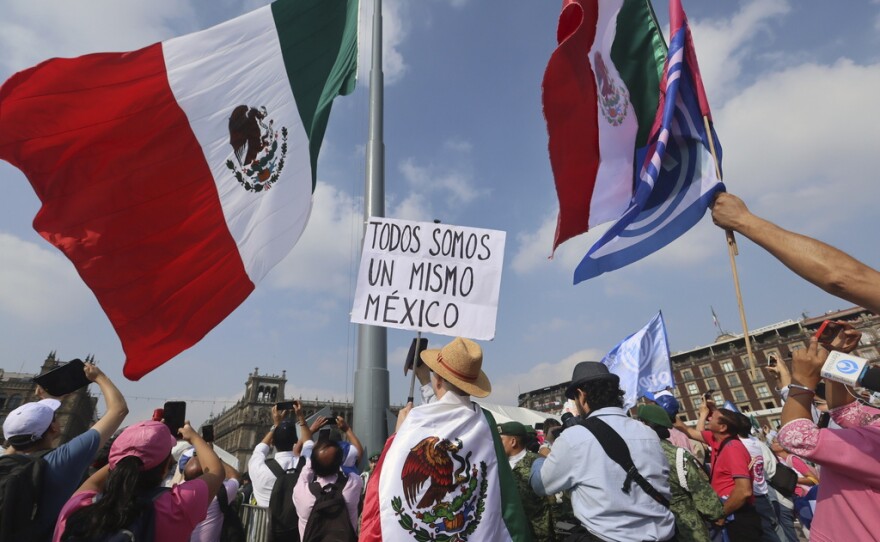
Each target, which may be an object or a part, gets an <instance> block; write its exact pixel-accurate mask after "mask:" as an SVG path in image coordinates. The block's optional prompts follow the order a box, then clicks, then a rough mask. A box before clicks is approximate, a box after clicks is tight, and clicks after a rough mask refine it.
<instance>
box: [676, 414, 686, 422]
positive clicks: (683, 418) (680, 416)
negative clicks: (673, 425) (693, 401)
mask: <svg viewBox="0 0 880 542" xmlns="http://www.w3.org/2000/svg"><path fill="white" fill-rule="evenodd" d="M678 419H679V420H681V423H684V422H686V421H688V417H687V416H686V415H685V414H679V415H678Z"/></svg>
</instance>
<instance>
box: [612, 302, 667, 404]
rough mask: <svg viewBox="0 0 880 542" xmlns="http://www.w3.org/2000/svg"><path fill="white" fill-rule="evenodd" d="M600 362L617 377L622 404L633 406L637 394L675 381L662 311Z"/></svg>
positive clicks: (654, 390) (642, 393) (656, 389)
mask: <svg viewBox="0 0 880 542" xmlns="http://www.w3.org/2000/svg"><path fill="white" fill-rule="evenodd" d="M602 363H603V364H605V366H606V367H608V370H609V371H611V372H612V373H614V374H616V375H617V376H619V377H620V389H622V390H623V392H624V395H623V403H624V407H625V408H632V407H634V406H635V404H636V400H637V399H638V398H639V397H642V396H644V395H645V394H647V393H653V392H656V391H661V390H665V389H666V388H669V387H672V386H674V385H675V380H673V377H672V367H671V365H670V362H669V341H668V340H667V338H666V324H664V323H663V313H662V312H658V313H657V315H656V316H654V318H651V321H650V322H648V324H647V325H646V326H645V327H643V328H642V329H640V330H639V331H637V332H635V333H633V334H632V335H630V336H629V337H627V338H626V339H624V340H623V341H622V342H621V343H620V344H618V345H617V346H615V347H614V348H613V349H612V350H611V351H610V352H608V353H607V354H606V355H605V357H604V358H602Z"/></svg>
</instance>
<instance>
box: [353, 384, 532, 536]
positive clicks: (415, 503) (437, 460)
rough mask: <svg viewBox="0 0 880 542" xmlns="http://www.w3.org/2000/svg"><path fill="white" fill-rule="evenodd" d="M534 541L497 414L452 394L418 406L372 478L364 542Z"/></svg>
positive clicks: (364, 517)
mask: <svg viewBox="0 0 880 542" xmlns="http://www.w3.org/2000/svg"><path fill="white" fill-rule="evenodd" d="M531 539H532V535H531V530H530V528H529V524H528V520H526V518H525V514H524V512H523V508H522V503H521V501H520V498H519V494H518V492H517V488H516V484H515V482H514V480H513V473H512V472H511V470H510V464H509V462H508V459H507V456H506V455H505V453H504V449H503V448H502V446H501V440H500V439H499V437H498V432H497V430H496V424H495V419H494V418H493V417H492V415H491V414H489V413H488V412H486V411H484V410H483V409H481V408H480V407H479V406H478V405H476V404H475V403H472V402H471V401H470V398H468V397H459V396H457V395H455V394H453V393H449V392H447V393H446V394H445V395H444V396H443V398H442V399H440V400H439V401H435V402H433V403H429V404H427V405H421V406H419V407H416V408H414V409H412V411H411V412H410V413H409V415H408V416H407V418H406V420H405V421H404V422H403V424H402V425H401V427H400V430H399V431H398V432H397V433H396V434H395V435H392V436H391V438H389V439H388V442H386V444H385V449H384V450H383V451H382V456H381V457H380V458H379V462H378V463H377V464H376V468H375V470H374V472H373V474H372V475H371V476H370V480H369V482H368V484H367V493H366V497H365V500H364V510H363V515H362V520H361V533H360V541H361V542H364V541H367V542H380V541H383V540H384V541H386V542H393V541H399V542H412V541H413V540H415V541H418V542H427V541H437V542H465V541H472V542H483V541H486V542H494V541H507V540H512V541H517V542H520V541H526V540H531Z"/></svg>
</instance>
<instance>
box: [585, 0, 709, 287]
mask: <svg viewBox="0 0 880 542" xmlns="http://www.w3.org/2000/svg"><path fill="white" fill-rule="evenodd" d="M669 14H670V27H671V30H672V32H671V35H672V40H671V42H670V44H669V52H668V55H667V57H666V63H665V65H664V70H663V79H662V80H661V82H660V88H661V94H660V101H659V104H658V108H657V116H656V118H655V120H654V126H653V128H652V130H651V137H650V140H649V141H650V144H649V145H648V147H647V148H646V149H645V150H644V151H643V153H642V154H641V155H637V156H636V161H635V163H636V164H642V165H641V167H639V168H638V169H637V171H636V172H635V177H636V179H635V185H636V190H635V194H634V195H633V198H632V201H631V202H630V205H629V208H628V209H627V210H626V211H625V212H624V214H623V216H621V217H620V218H619V219H618V220H617V222H615V223H614V225H613V226H612V227H611V229H609V230H608V231H607V232H605V234H604V235H603V236H602V238H601V239H599V241H598V242H596V244H594V245H593V247H592V248H590V250H589V252H587V255H586V256H585V257H584V259H583V260H582V261H581V263H580V264H579V265H578V267H577V269H575V272H574V283H575V284H577V283H579V282H581V281H584V280H587V279H589V278H593V277H596V276H599V275H601V274H602V273H605V272H607V271H613V270H615V269H620V268H621V267H623V266H625V265H628V264H631V263H633V262H636V261H638V260H640V259H642V258H644V257H645V256H648V255H649V254H652V253H654V252H656V251H657V250H660V249H661V248H663V247H665V246H666V245H668V244H669V243H671V242H672V241H674V240H675V239H677V238H678V237H680V236H681V235H682V234H683V233H684V232H686V231H687V230H689V229H690V228H691V227H693V226H694V225H695V224H696V223H697V222H699V221H700V219H701V218H702V217H703V215H704V214H705V212H706V209H707V208H708V206H709V204H710V203H711V202H712V199H713V198H714V196H715V193H716V192H719V191H723V190H724V185H723V184H722V182H721V178H720V169H721V146H720V145H719V143H718V138H717V137H716V135H715V130H714V129H713V128H712V127H711V122H709V129H708V133H707V130H706V124H705V123H704V120H703V118H704V117H705V118H706V119H708V120H709V121H711V114H710V112H709V105H708V101H707V100H706V94H705V91H704V89H703V83H702V79H701V78H700V70H699V67H698V66H697V61H696V55H695V54H694V49H693V40H692V38H691V34H690V29H689V27H688V24H687V17H686V16H685V14H684V10H683V9H682V7H681V2H680V0H671V1H670V3H669ZM710 137H711V138H712V142H713V143H714V146H715V150H716V151H717V156H718V164H717V171H716V163H715V159H714V158H713V157H712V153H711V151H710V147H709V138H710Z"/></svg>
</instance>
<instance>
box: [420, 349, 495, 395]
mask: <svg viewBox="0 0 880 542" xmlns="http://www.w3.org/2000/svg"><path fill="white" fill-rule="evenodd" d="M421 358H422V361H424V362H425V364H426V365H427V366H428V367H430V368H431V370H432V371H434V372H435V373H437V374H438V375H440V376H441V377H443V379H444V380H447V381H448V382H450V383H451V384H453V385H455V386H457V387H458V388H459V389H461V390H462V391H464V392H467V393H468V394H470V395H473V396H474V397H486V396H487V395H489V394H490V393H492V384H491V383H490V382H489V377H488V376H486V373H484V372H483V371H482V370H481V369H480V368H481V367H482V366H483V349H482V348H480V345H478V344H477V343H475V342H474V341H472V340H470V339H463V338H461V337H456V338H455V339H453V340H452V342H451V343H449V344H447V345H446V346H444V347H443V348H441V349H440V350H436V349H434V350H423V351H422V353H421Z"/></svg>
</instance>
